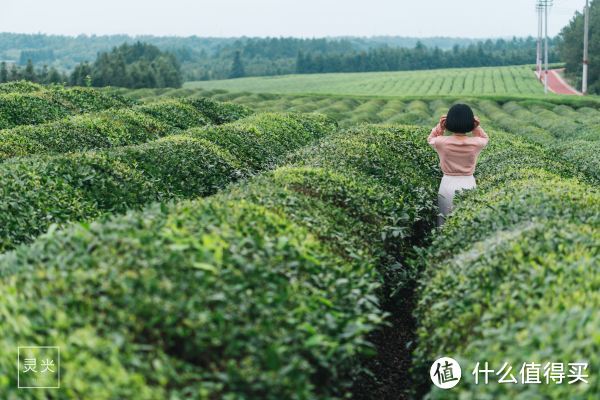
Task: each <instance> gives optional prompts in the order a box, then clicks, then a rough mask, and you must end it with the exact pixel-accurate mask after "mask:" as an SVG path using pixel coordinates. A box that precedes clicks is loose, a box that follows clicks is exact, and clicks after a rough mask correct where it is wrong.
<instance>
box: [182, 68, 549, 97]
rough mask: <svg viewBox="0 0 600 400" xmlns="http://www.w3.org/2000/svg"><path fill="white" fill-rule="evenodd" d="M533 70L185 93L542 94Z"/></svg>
mask: <svg viewBox="0 0 600 400" xmlns="http://www.w3.org/2000/svg"><path fill="white" fill-rule="evenodd" d="M534 70H535V67H533V66H510V67H485V68H457V69H438V70H423V71H395V72H366V73H365V72H361V73H328V74H302V75H287V76H272V77H250V78H240V79H226V80H216V81H197V82H188V83H186V84H185V85H184V88H188V89H196V88H202V89H205V90H215V89H222V90H227V91H231V92H251V93H282V94H298V93H305V94H346V95H347V94H350V95H377V96H437V95H460V96H463V95H475V94H477V95H492V94H543V93H544V91H543V88H542V87H541V86H540V84H539V83H538V82H537V80H536V78H535V73H534Z"/></svg>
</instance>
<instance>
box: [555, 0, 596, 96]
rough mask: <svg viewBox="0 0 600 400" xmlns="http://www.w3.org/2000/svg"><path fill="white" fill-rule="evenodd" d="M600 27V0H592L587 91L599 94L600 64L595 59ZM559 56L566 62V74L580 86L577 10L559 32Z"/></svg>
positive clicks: (580, 28) (580, 19)
mask: <svg viewBox="0 0 600 400" xmlns="http://www.w3.org/2000/svg"><path fill="white" fill-rule="evenodd" d="M599 29H600V2H599V1H597V0H592V1H591V2H590V37H589V57H590V60H592V62H591V63H590V66H589V71H588V78H589V92H590V93H595V94H600V66H598V63H597V62H594V60H597V59H598V57H600V40H598V36H597V35H598V31H599ZM558 50H559V52H560V57H561V59H562V61H564V62H565V63H566V67H567V74H568V76H569V77H570V78H571V79H573V80H574V81H575V82H576V83H577V84H578V86H579V87H580V86H581V85H580V83H581V60H583V14H582V13H580V12H579V11H577V12H576V13H575V16H574V17H573V18H572V19H571V21H569V25H567V26H565V27H564V28H563V29H562V31H561V32H560V41H559V45H558Z"/></svg>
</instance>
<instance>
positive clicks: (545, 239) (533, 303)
mask: <svg viewBox="0 0 600 400" xmlns="http://www.w3.org/2000/svg"><path fill="white" fill-rule="evenodd" d="M490 143H491V146H490V148H488V149H486V150H485V152H484V153H483V154H482V158H481V161H480V165H479V167H478V174H479V175H480V179H478V185H479V188H478V189H477V190H476V191H470V192H467V193H466V194H462V195H460V196H459V200H458V206H457V208H456V209H455V211H454V212H453V214H452V216H451V217H450V218H449V220H448V221H447V223H446V224H445V225H444V227H443V229H442V230H441V231H440V232H439V234H438V235H437V237H436V239H435V241H434V243H433V245H432V247H431V249H430V250H429V256H428V263H427V268H426V269H425V271H424V274H423V276H422V279H421V290H420V300H419V304H418V307H417V311H416V316H417V318H418V320H419V325H420V326H419V329H418V342H419V345H418V348H417V350H416V352H415V357H416V365H417V366H418V368H417V370H421V372H420V375H423V376H426V371H425V369H428V368H429V366H430V365H431V362H432V361H433V360H435V359H436V358H438V356H442V355H448V356H452V357H455V358H456V359H457V360H458V361H459V362H460V363H461V366H463V371H464V370H465V369H467V370H469V371H472V369H473V368H474V367H475V364H476V363H477V362H478V361H479V362H482V363H483V362H488V363H489V365H490V367H491V368H492V369H496V370H499V369H500V368H501V367H502V365H503V363H504V362H509V364H511V365H512V366H513V373H514V374H515V376H517V375H518V373H519V371H518V369H519V368H520V366H521V365H522V364H523V363H524V362H528V363H531V362H536V363H541V365H542V367H543V366H544V365H545V364H546V363H547V362H563V363H568V362H582V361H583V362H588V363H589V366H588V371H589V372H590V373H591V374H593V372H592V371H593V370H595V368H596V367H597V365H598V364H599V363H600V359H598V354H600V342H599V341H598V340H597V338H595V336H594V335H595V332H597V330H598V326H600V325H599V324H600V321H599V320H598V319H597V318H595V317H594V315H595V314H597V313H596V312H595V310H597V308H598V306H600V297H598V296H597V295H596V294H597V293H599V289H600V282H599V281H598V279H597V273H596V272H595V268H596V267H597V265H598V263H599V261H600V252H599V251H598V246H597V245H595V243H598V241H599V240H600V236H599V235H598V232H599V229H598V228H600V217H599V216H600V193H599V192H598V191H597V189H596V188H595V187H592V186H590V185H587V184H585V183H582V182H581V181H580V180H577V179H575V178H573V176H575V175H577V174H579V172H578V170H577V168H574V167H573V166H572V165H569V164H568V163H567V164H566V165H565V163H562V162H560V160H554V161H553V160H552V159H551V156H550V155H551V153H548V152H546V151H545V150H544V149H543V148H541V147H537V146H533V145H530V144H527V143H525V142H523V141H521V140H518V139H517V138H514V137H513V136H510V135H506V134H500V133H493V135H492V136H491V141H490ZM515 369H516V370H515ZM599 391H600V386H598V382H597V381H596V380H593V379H591V378H590V383H589V384H580V385H568V384H567V383H566V382H563V384H562V385H557V384H554V383H552V382H551V383H550V384H549V385H547V384H545V383H544V384H540V385H502V384H498V383H497V382H494V381H493V380H492V382H490V384H488V385H483V384H481V383H480V384H479V385H476V384H475V382H474V377H473V376H472V375H471V374H466V373H463V380H462V381H461V383H460V385H459V386H457V387H456V388H454V389H453V390H452V391H443V392H442V391H440V390H436V389H435V388H434V389H432V390H431V392H430V393H429V395H430V397H431V398H440V399H441V398H444V399H448V398H462V397H465V396H475V397H476V398H541V397H543V398H552V399H563V398H581V399H592V398H595V397H596V394H597V393H598V392H599Z"/></svg>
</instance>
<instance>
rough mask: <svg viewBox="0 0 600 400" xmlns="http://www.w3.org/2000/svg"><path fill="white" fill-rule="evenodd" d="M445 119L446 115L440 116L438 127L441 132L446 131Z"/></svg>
mask: <svg viewBox="0 0 600 400" xmlns="http://www.w3.org/2000/svg"><path fill="white" fill-rule="evenodd" d="M446 117H447V116H446V115H442V116H441V117H440V127H441V128H442V129H443V130H446Z"/></svg>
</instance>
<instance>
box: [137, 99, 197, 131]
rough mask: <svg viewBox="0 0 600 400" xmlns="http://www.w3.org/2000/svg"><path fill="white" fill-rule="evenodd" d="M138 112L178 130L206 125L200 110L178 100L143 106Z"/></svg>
mask: <svg viewBox="0 0 600 400" xmlns="http://www.w3.org/2000/svg"><path fill="white" fill-rule="evenodd" d="M138 110H139V111H141V112H143V113H145V114H148V115H150V116H152V117H155V118H156V119H158V120H159V121H163V122H164V123H167V124H169V125H171V126H174V127H176V128H180V129H187V128H191V127H193V126H199V125H206V124H208V120H207V118H206V116H205V115H204V113H202V111H201V110H199V109H197V108H195V107H194V106H193V105H191V104H186V103H183V102H181V101H178V100H171V101H163V102H160V103H151V104H145V105H142V106H140V107H139V108H138Z"/></svg>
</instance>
